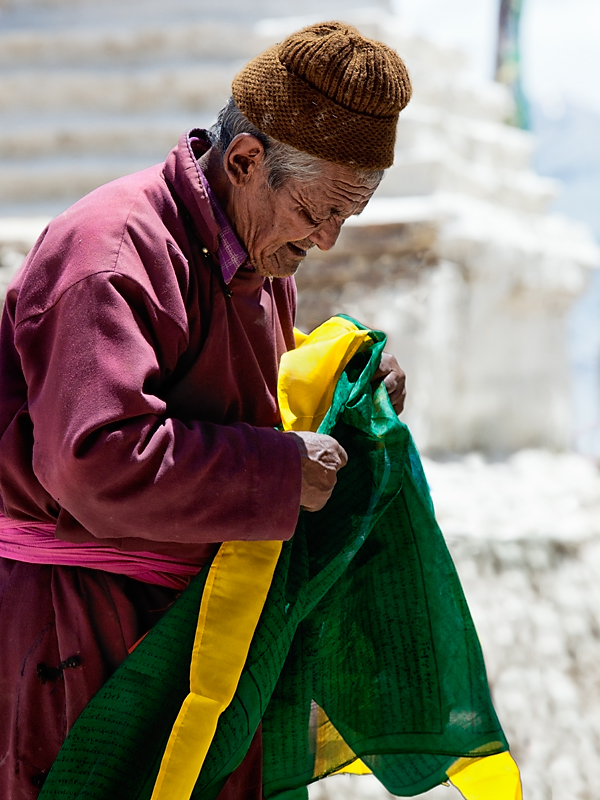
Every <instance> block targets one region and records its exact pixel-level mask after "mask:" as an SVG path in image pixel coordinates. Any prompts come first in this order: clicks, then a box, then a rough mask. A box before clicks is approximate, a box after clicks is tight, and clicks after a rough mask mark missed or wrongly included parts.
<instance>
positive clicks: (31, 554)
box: [0, 514, 202, 589]
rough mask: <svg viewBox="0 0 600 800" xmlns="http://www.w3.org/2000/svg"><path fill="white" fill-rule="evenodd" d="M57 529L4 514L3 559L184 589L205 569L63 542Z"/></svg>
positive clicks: (155, 556) (189, 563)
mask: <svg viewBox="0 0 600 800" xmlns="http://www.w3.org/2000/svg"><path fill="white" fill-rule="evenodd" d="M55 527H56V526H55V525H51V524H49V523H45V522H17V521H16V520H13V519H9V518H8V517H5V516H4V515H3V514H0V557H3V558H10V559H12V560H13V561H26V562H27V563H28V564H60V565H62V566H66V567H88V568H90V569H101V570H104V571H105V572H116V573H118V574H120V575H127V576H129V577H130V578H135V579H136V580H138V581H144V582H145V583H154V584H157V585H158V586H168V587H169V588H171V589H184V588H185V587H186V586H187V585H188V583H189V579H190V578H191V577H192V576H193V575H196V573H197V572H198V571H199V570H200V567H201V566H202V564H201V563H199V562H198V561H197V560H196V561H193V560H189V561H186V560H185V559H182V558H174V557H172V556H165V555H160V554H158V553H150V552H146V551H143V550H142V551H135V552H133V551H132V552H127V551H124V550H117V549H116V548H115V547H107V546H106V545H103V544H101V543H100V542H98V543H96V542H84V543H81V544H71V543H70V542H62V541H60V539H55V538H54V530H55Z"/></svg>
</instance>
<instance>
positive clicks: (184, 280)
mask: <svg viewBox="0 0 600 800" xmlns="http://www.w3.org/2000/svg"><path fill="white" fill-rule="evenodd" d="M409 97H410V83H409V79H408V76H407V73H406V70H405V68H404V65H403V63H402V62H401V60H400V59H399V57H398V56H397V55H396V54H395V53H394V52H393V51H392V50H390V49H389V48H387V47H386V46H385V45H383V44H381V43H378V42H374V41H370V40H367V39H364V38H363V37H362V36H361V35H360V34H359V33H358V31H356V30H355V29H354V28H352V27H350V26H347V25H343V24H341V23H335V22H332V23H324V24H321V25H315V26H312V27H310V28H307V29H305V30H303V31H300V32H298V33H296V34H294V35H292V36H290V37H289V38H288V39H287V40H285V41H284V42H283V43H282V44H280V45H277V46H275V47H273V48H271V49H270V50H267V51H266V52H265V53H263V54H262V55H260V56H258V57H257V58H255V59H254V60H253V61H251V62H250V63H249V64H248V65H247V66H246V67H245V68H244V69H243V70H242V71H241V72H240V73H239V74H238V75H237V76H236V78H235V80H234V83H233V97H232V98H231V99H230V101H229V102H228V104H227V105H226V107H225V108H224V109H223V110H222V112H221V113H220V115H219V119H218V122H217V124H216V125H215V127H214V128H213V130H212V131H210V132H207V131H200V130H194V131H191V132H190V133H188V134H187V135H184V136H183V137H182V138H181V140H180V142H179V144H178V146H177V147H176V148H175V149H174V150H173V151H172V152H171V154H170V155H169V157H168V159H167V161H166V162H165V163H164V164H161V165H158V166H156V167H152V168H150V169H148V170H145V171H143V172H141V173H138V174H136V175H131V176H128V177H126V178H123V179H121V180H118V181H115V182H113V183H111V184H108V185H107V186H103V187H101V188H100V189H98V190H96V191H95V192H93V193H92V194H91V195H89V196H87V197H85V198H83V200H81V201H79V202H78V203H76V204H75V205H74V206H73V207H72V208H70V209H68V210H67V211H65V212H64V213H63V214H62V215H60V216H59V217H58V218H57V219H55V220H54V221H53V222H52V223H51V224H50V225H49V226H48V228H47V229H46V230H45V231H44V233H43V234H42V236H41V237H40V239H39V241H38V242H37V244H36V246H35V247H34V249H33V251H32V253H31V254H30V256H29V258H28V259H27V261H26V263H25V264H24V266H23V268H22V269H21V271H20V272H19V274H18V276H17V277H16V279H15V280H14V282H13V283H12V285H11V287H10V289H9V292H8V295H7V299H6V305H5V309H4V314H3V318H2V328H1V340H0V378H1V386H2V390H1V394H0V500H1V505H0V511H1V512H2V516H1V518H0V556H2V558H0V598H1V613H0V626H1V641H2V649H1V651H0V661H1V680H2V683H1V687H2V688H1V694H0V703H1V711H0V718H1V719H2V726H1V732H0V739H1V746H0V796H1V797H2V798H7V799H8V798H10V799H11V800H21V799H22V798H23V799H25V798H34V797H36V796H37V793H38V791H39V787H40V786H41V785H42V784H43V782H44V779H45V776H46V774H47V772H48V770H49V768H50V766H51V764H52V762H53V760H54V758H55V757H56V754H57V752H58V750H59V748H60V746H61V743H62V741H63V740H64V738H65V736H66V734H67V732H68V731H69V729H70V727H71V726H72V724H73V722H74V721H75V719H76V718H77V716H78V715H79V713H80V712H81V710H82V709H83V708H84V707H85V705H86V703H87V702H88V701H89V699H90V698H91V697H92V696H93V694H94V693H95V692H96V691H97V690H98V689H99V687H100V686H101V685H102V684H103V683H104V681H105V680H106V679H107V678H108V677H109V676H110V675H111V673H112V672H113V671H114V670H115V668H116V667H117V666H118V664H119V663H120V662H122V661H123V660H124V659H125V658H126V656H127V653H128V650H130V649H131V648H132V646H133V645H134V644H135V643H136V641H137V640H138V639H139V638H140V637H141V636H142V635H143V634H144V633H145V632H146V631H147V630H148V629H149V628H150V627H151V626H152V624H153V622H154V621H155V620H156V619H158V618H159V616H160V615H161V613H162V612H163V611H164V610H165V609H166V608H167V607H168V605H169V604H170V603H171V602H172V600H173V599H174V597H175V596H176V595H177V593H178V592H179V591H180V590H181V589H182V588H183V587H184V586H185V585H186V582H187V580H189V577H190V576H191V575H193V574H195V573H196V572H197V571H198V570H199V568H200V567H201V565H202V564H204V563H206V561H207V560H208V559H210V558H211V557H212V556H213V554H214V553H215V551H216V549H217V548H218V546H219V543H221V542H224V541H228V540H259V539H281V540H285V539H289V538H290V537H291V536H292V534H293V532H294V528H295V525H296V521H297V517H298V511H299V508H300V507H304V508H306V509H308V510H317V509H320V508H322V506H323V505H324V504H325V503H326V502H327V499H328V498H329V496H330V494H331V491H332V489H333V486H334V484H335V481H336V473H337V471H338V470H339V469H340V468H341V467H343V466H344V464H345V461H346V454H345V452H344V450H343V449H342V447H341V446H340V445H339V444H338V443H337V442H336V441H335V440H334V439H333V438H331V437H329V436H322V435H318V434H313V433H282V432H280V431H278V430H276V426H277V425H278V423H279V414H278V408H277V402H276V383H277V371H278V363H279V358H280V356H281V354H282V353H283V352H285V351H286V350H287V349H290V348H293V347H294V337H293V322H294V311H295V287H294V281H293V277H292V276H293V274H294V273H295V271H296V270H297V269H298V267H299V265H300V264H301V262H302V260H303V259H304V258H305V256H306V254H307V251H308V250H309V249H310V248H311V247H314V246H317V247H319V248H320V249H323V250H327V249H329V248H331V247H333V245H334V244H335V241H336V239H337V237H338V235H339V232H340V228H341V226H342V224H343V223H344V221H345V220H346V219H348V218H349V217H351V216H353V215H355V214H359V213H360V212H361V211H362V210H363V209H364V207H365V206H366V204H367V203H368V201H369V199H370V197H371V196H372V194H373V191H374V190H375V188H376V187H377V185H378V183H379V181H380V179H381V176H382V171H383V169H385V168H386V167H388V166H390V164H391V163H392V160H393V150H394V139H395V128H396V122H397V117H398V114H399V112H400V110H401V109H402V108H403V107H404V105H405V104H406V103H407V102H408V100H409ZM377 377H378V378H379V379H383V380H384V381H385V384H386V386H387V388H388V391H389V392H390V396H391V398H392V401H393V403H394V407H395V408H396V410H397V411H398V412H399V411H400V410H401V408H402V405H403V401H404V375H403V373H402V371H401V370H400V368H399V367H398V365H397V363H396V361H395V360H394V359H393V358H392V357H391V356H387V357H384V359H382V364H381V366H380V370H379V373H378V376H377ZM259 761H260V739H259V738H257V740H256V741H255V745H254V746H253V748H252V749H251V751H250V753H249V754H248V756H247V758H246V760H245V762H244V763H243V764H242V765H241V767H240V768H239V769H238V771H237V774H236V773H234V775H233V776H232V778H231V779H230V781H229V783H228V784H227V785H226V787H225V789H224V790H223V795H225V794H228V796H230V797H239V798H242V797H248V798H250V797H259V796H260V766H259ZM257 764H258V766H257ZM257 776H258V777H257Z"/></svg>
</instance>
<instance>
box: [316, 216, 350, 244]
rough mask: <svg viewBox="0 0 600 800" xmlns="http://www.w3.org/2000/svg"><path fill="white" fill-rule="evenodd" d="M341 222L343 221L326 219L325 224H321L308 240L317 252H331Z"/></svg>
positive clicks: (340, 227) (338, 233)
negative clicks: (315, 247) (317, 249)
mask: <svg viewBox="0 0 600 800" xmlns="http://www.w3.org/2000/svg"><path fill="white" fill-rule="evenodd" d="M343 222H344V221H343V220H339V219H335V218H332V219H328V220H327V221H326V222H322V223H321V225H319V227H318V228H317V229H316V230H314V231H313V232H312V233H311V234H310V236H309V237H308V238H309V239H310V241H311V242H312V243H313V244H316V246H317V247H318V248H319V250H331V248H332V247H333V245H334V244H335V243H336V242H337V239H338V236H339V235H340V230H341V229H342V225H343Z"/></svg>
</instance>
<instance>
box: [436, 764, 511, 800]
mask: <svg viewBox="0 0 600 800" xmlns="http://www.w3.org/2000/svg"><path fill="white" fill-rule="evenodd" d="M447 775H448V778H449V779H450V782H451V783H452V785H453V786H456V788H457V789H458V791H459V792H460V793H461V794H462V796H463V797H464V798H465V800H523V790H522V788H521V776H520V774H519V768H518V766H517V765H516V763H515V761H514V759H513V757H512V756H511V754H510V753H498V755H495V756H486V757H485V758H475V759H473V758H459V759H458V760H457V761H455V763H454V764H453V765H452V766H451V767H450V769H449V770H448V773H447Z"/></svg>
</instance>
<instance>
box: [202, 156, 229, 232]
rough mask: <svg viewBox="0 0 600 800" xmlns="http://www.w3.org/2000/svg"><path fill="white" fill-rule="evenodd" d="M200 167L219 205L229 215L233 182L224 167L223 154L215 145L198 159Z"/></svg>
mask: <svg viewBox="0 0 600 800" xmlns="http://www.w3.org/2000/svg"><path fill="white" fill-rule="evenodd" d="M198 163H199V164H200V169H201V170H202V172H203V173H204V175H205V177H206V180H207V181H208V183H209V184H210V188H211V189H212V191H213V193H214V195H215V197H216V198H217V201H218V202H219V205H220V206H221V208H222V209H223V211H224V212H225V214H226V215H227V217H229V213H228V212H229V211H230V205H231V183H230V181H229V179H228V178H227V175H226V173H225V170H224V169H223V156H222V155H221V154H220V153H219V151H218V150H217V149H216V148H215V147H211V148H210V149H209V150H207V151H206V153H204V155H203V156H202V157H201V158H200V159H199V160H198Z"/></svg>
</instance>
